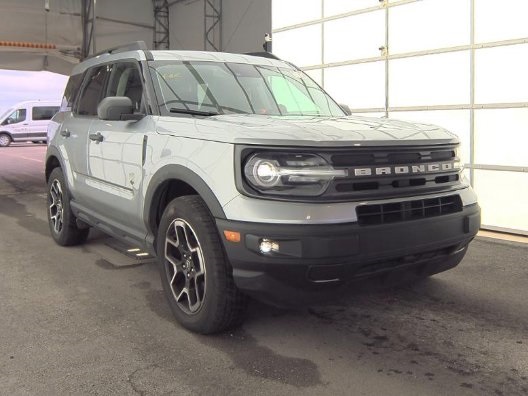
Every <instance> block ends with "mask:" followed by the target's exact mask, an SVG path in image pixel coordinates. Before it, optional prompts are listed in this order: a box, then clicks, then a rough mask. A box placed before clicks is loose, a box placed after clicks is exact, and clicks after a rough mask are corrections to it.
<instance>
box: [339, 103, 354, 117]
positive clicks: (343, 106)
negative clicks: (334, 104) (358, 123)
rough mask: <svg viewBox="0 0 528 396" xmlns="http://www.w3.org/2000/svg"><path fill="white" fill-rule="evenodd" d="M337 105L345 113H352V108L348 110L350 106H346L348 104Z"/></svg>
mask: <svg viewBox="0 0 528 396" xmlns="http://www.w3.org/2000/svg"><path fill="white" fill-rule="evenodd" d="M339 107H341V110H343V111H344V112H345V114H346V115H352V110H350V107H348V105H346V104H343V103H339Z"/></svg>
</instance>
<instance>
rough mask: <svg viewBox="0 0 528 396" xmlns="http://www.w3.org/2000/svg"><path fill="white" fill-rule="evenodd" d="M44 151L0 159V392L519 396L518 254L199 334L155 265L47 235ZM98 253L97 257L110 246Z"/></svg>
mask: <svg viewBox="0 0 528 396" xmlns="http://www.w3.org/2000/svg"><path fill="white" fill-rule="evenodd" d="M44 154H45V146H43V145H32V144H18V145H12V146H10V147H8V148H3V149H0V237H1V244H0V246H1V247H0V271H1V274H2V275H1V276H0V394H5V395H18V394H41V395H62V394H111V393H115V394H121V395H151V394H179V395H191V394H192V395H260V394H288V395H297V394H302V395H325V394H328V395H330V394H331V395H388V394H390V395H472V394H479V395H482V394H484V395H521V394H524V395H526V394H528V287H527V284H528V245H527V244H523V243H518V242H510V241H501V240H496V239H490V238H484V237H478V238H477V239H476V240H475V241H474V242H473V243H472V244H471V247H470V249H469V253H468V255H467V256H466V258H465V259H464V261H463V262H462V263H461V264H460V265H459V266H458V267H457V268H455V269H453V270H451V271H448V272H446V273H443V274H440V275H436V276H434V277H432V278H430V279H427V280H423V281H420V282H418V283H415V284H413V285H410V286H404V287H399V288H392V289H385V290H377V291H370V292H366V291H356V292H351V293H350V294H349V295H347V296H346V297H342V298H340V299H339V300H337V301H334V302H332V303H326V304H322V305H319V306H312V307H310V308H306V309H301V310H297V311H282V310H279V309H275V308H271V307H267V306H264V305H262V304H259V303H256V302H252V303H251V304H250V306H249V313H248V318H247V320H246V322H245V324H244V326H243V327H242V328H240V329H238V330H236V331H233V332H228V333H226V334H222V335H218V336H198V335H194V334H192V333H189V332H187V331H185V330H183V329H182V328H181V327H180V326H179V325H178V324H177V323H176V322H175V321H174V320H173V318H172V315H171V312H170V310H169V308H168V305H167V303H166V301H165V297H164V295H163V293H162V291H161V285H160V281H159V275H158V272H157V267H156V264H155V263H154V262H153V260H152V259H148V258H147V259H141V260H139V259H136V258H133V257H129V256H124V255H121V254H120V253H117V252H116V250H115V249H113V248H111V247H109V242H111V241H110V240H109V239H108V238H107V237H105V236H104V235H102V234H100V233H97V232H92V234H91V235H92V236H91V237H90V240H89V242H88V243H87V244H86V245H84V246H80V247H74V248H62V247H60V246H57V245H56V244H55V243H54V242H53V241H52V239H51V237H50V236H49V230H48V225H47V220H46V200H45V197H46V195H45V192H46V186H45V183H44V176H43V168H44ZM110 245H111V243H110Z"/></svg>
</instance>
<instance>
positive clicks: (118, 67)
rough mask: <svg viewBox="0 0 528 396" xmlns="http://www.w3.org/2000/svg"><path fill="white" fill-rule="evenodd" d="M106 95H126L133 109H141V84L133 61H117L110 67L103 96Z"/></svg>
mask: <svg viewBox="0 0 528 396" xmlns="http://www.w3.org/2000/svg"><path fill="white" fill-rule="evenodd" d="M108 96H127V97H129V98H130V99H131V100H132V103H133V104H134V109H135V110H136V111H139V110H141V105H142V98H143V84H142V83H141V75H140V74H139V69H138V67H137V66H136V64H135V63H133V62H124V63H117V64H115V65H114V66H113V67H112V74H111V75H110V80H109V82H108V87H107V89H106V95H105V97H108Z"/></svg>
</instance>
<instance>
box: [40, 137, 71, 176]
mask: <svg viewBox="0 0 528 396" xmlns="http://www.w3.org/2000/svg"><path fill="white" fill-rule="evenodd" d="M51 157H55V158H57V161H59V164H60V167H61V168H62V169H63V171H62V173H63V175H64V180H65V181H66V185H68V175H67V174H66V172H64V160H63V158H62V155H61V153H60V152H59V150H58V149H57V148H56V147H53V146H48V150H47V151H46V165H45V168H44V177H45V178H46V182H47V181H48V163H49V161H50V159H51ZM51 172H52V170H50V171H49V174H51Z"/></svg>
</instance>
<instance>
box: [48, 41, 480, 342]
mask: <svg viewBox="0 0 528 396" xmlns="http://www.w3.org/2000/svg"><path fill="white" fill-rule="evenodd" d="M53 121H54V122H53V124H52V126H53V127H54V130H50V139H51V141H50V144H49V146H48V151H47V157H46V179H47V182H48V208H49V209H48V219H49V226H50V230H51V235H52V237H53V239H54V240H55V241H56V242H57V243H58V244H59V245H64V246H67V245H75V244H79V243H83V242H84V241H85V240H86V238H87V235H88V230H89V228H90V227H95V228H98V229H100V230H102V231H104V232H106V233H108V234H109V235H112V236H114V237H116V238H119V239H121V240H124V241H127V242H129V243H132V244H134V245H135V246H138V247H141V248H143V249H147V250H148V251H149V252H151V253H152V254H154V255H157V257H158V262H159V270H160V274H161V281H162V284H163V288H164V290H165V294H166V296H167V299H168V302H169V305H170V307H171V309H172V311H173V313H174V315H175V317H176V319H177V320H178V321H179V322H180V323H181V324H182V325H183V326H185V327H186V328H188V329H191V330H193V331H196V332H200V333H214V332H218V331H222V330H224V329H227V328H229V327H232V326H235V325H236V324H238V323H240V321H241V319H242V318H243V312H244V307H245V302H246V296H253V297H256V298H258V299H261V300H263V301H266V302H271V303H274V304H280V305H291V304H307V303H309V302H313V301H314V299H315V300H318V299H320V298H327V297H328V296H329V295H330V296H332V295H335V293H337V292H338V291H339V290H342V289H343V288H347V287H351V286H350V285H351V284H352V282H355V281H358V280H362V279H365V278H368V277H373V276H391V275H394V274H396V273H402V272H403V273H410V274H412V275H413V276H416V277H426V276H429V275H432V274H435V273H438V272H441V271H444V270H447V269H450V268H452V267H454V266H456V265H457V264H458V263H459V262H460V261H461V260H462V258H463V257H464V255H465V254H466V251H467V246H468V243H469V242H470V241H471V240H472V239H473V237H474V236H475V234H476V233H477V231H478V229H479V225H480V209H479V206H478V204H477V198H476V196H475V193H474V192H473V190H472V189H471V187H470V185H469V183H468V181H467V180H466V179H465V178H464V176H463V173H462V167H461V165H460V157H459V140H458V138H457V137H456V136H455V135H453V134H452V133H450V132H448V131H446V130H445V129H443V128H440V127H437V126H432V125H424V124H414V123H407V122H401V121H395V120H388V119H376V118H366V117H359V116H348V115H347V114H346V113H345V112H344V111H343V109H342V108H341V107H340V106H339V105H338V104H337V103H336V102H335V101H334V100H333V99H332V98H331V97H330V96H329V95H328V94H327V93H326V92H325V91H324V90H323V89H322V88H320V87H319V86H318V85H317V84H316V83H315V82H314V81H313V80H311V79H310V78H309V77H308V76H307V75H306V74H304V73H303V72H302V71H301V70H300V69H298V68H297V67H295V66H293V65H292V64H290V63H288V62H284V61H281V60H279V59H276V58H275V59H274V58H273V57H272V55H270V54H267V53H265V54H263V56H252V55H241V54H227V53H212V52H186V51H149V50H147V49H146V47H145V46H144V44H137V45H135V46H127V47H122V48H117V49H112V50H109V51H108V52H107V53H105V54H99V55H98V56H96V57H93V58H90V59H87V60H85V61H84V62H82V63H80V64H79V65H77V66H76V67H75V68H74V70H73V74H72V76H71V77H70V80H69V82H68V85H67V87H66V91H65V96H64V101H63V107H62V108H61V111H60V112H59V113H58V114H57V115H56V116H55V117H54V119H53Z"/></svg>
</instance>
